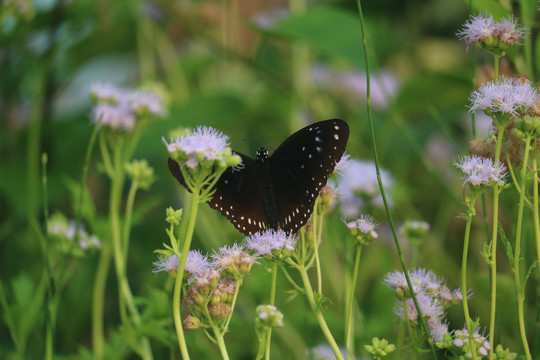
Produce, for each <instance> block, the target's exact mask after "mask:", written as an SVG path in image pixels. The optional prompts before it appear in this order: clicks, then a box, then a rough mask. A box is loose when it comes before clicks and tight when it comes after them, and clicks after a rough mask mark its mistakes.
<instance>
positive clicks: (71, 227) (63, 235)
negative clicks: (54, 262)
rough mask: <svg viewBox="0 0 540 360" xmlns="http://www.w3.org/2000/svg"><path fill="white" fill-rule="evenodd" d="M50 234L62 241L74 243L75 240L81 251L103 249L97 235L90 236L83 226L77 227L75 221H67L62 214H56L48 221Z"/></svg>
mask: <svg viewBox="0 0 540 360" xmlns="http://www.w3.org/2000/svg"><path fill="white" fill-rule="evenodd" d="M48 227H49V233H50V234H51V235H52V236H55V237H56V238H58V239H61V240H67V241H68V242H70V243H72V242H73V241H74V240H75V238H77V240H78V246H79V248H80V249H81V250H84V251H87V250H89V249H99V248H101V241H100V240H99V238H98V237H97V236H96V235H90V234H88V232H86V230H85V229H84V226H83V225H79V227H78V229H77V225H76V223H75V221H73V220H68V219H66V218H65V217H64V216H63V215H62V214H59V213H57V214H54V215H53V216H52V217H51V218H50V219H49V221H48Z"/></svg>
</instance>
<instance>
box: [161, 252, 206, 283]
mask: <svg viewBox="0 0 540 360" xmlns="http://www.w3.org/2000/svg"><path fill="white" fill-rule="evenodd" d="M178 265H179V260H178V258H177V257H176V255H174V254H173V255H171V256H169V257H163V256H160V257H159V258H158V261H156V262H155V263H154V270H153V273H154V274H157V273H159V272H161V271H166V272H168V273H169V275H170V276H171V277H172V278H175V277H176V271H177V270H178ZM209 268H210V263H209V262H208V258H207V257H206V256H204V255H202V254H201V252H199V251H196V250H190V251H189V252H188V254H187V258H186V264H185V265H184V279H187V280H190V279H191V278H192V277H194V276H196V275H198V274H200V273H204V272H205V271H206V270H208V269H209Z"/></svg>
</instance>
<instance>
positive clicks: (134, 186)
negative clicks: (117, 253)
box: [122, 179, 139, 264]
mask: <svg viewBox="0 0 540 360" xmlns="http://www.w3.org/2000/svg"><path fill="white" fill-rule="evenodd" d="M138 189H139V182H138V181H137V180H135V179H133V182H132V183H131V186H130V188H129V192H128V197H127V200H126V216H125V219H124V231H123V235H124V239H123V240H122V253H123V254H124V264H126V263H127V258H128V251H129V236H130V231H131V218H132V215H133V204H134V203H135V194H137V190H138Z"/></svg>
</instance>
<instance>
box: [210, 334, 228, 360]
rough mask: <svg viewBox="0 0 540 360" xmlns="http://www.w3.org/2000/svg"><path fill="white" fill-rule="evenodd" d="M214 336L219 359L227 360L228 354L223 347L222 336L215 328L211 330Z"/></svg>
mask: <svg viewBox="0 0 540 360" xmlns="http://www.w3.org/2000/svg"><path fill="white" fill-rule="evenodd" d="M213 330H214V335H215V337H216V340H217V345H218V347H219V352H220V353H221V357H222V358H223V360H229V354H228V353H227V347H225V341H224V340H223V334H222V333H221V331H219V329H218V328H217V327H214V328H213Z"/></svg>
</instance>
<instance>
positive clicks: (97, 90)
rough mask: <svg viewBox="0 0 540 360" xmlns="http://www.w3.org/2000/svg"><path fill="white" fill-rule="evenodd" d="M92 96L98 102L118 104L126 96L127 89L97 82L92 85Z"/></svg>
mask: <svg viewBox="0 0 540 360" xmlns="http://www.w3.org/2000/svg"><path fill="white" fill-rule="evenodd" d="M90 96H91V97H92V99H93V100H94V101H96V102H98V103H110V104H117V103H119V102H121V101H122V100H123V99H124V97H125V96H126V91H125V90H124V89H121V88H119V87H116V86H115V85H113V84H110V83H102V82H97V83H94V84H92V85H90Z"/></svg>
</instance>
